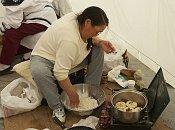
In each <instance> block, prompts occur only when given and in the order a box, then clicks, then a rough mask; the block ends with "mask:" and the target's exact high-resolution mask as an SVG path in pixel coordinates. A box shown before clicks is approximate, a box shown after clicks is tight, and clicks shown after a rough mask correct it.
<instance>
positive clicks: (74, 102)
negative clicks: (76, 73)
mask: <svg viewBox="0 0 175 130" xmlns="http://www.w3.org/2000/svg"><path fill="white" fill-rule="evenodd" d="M59 84H60V86H61V88H62V89H63V90H64V91H65V92H66V93H67V95H68V97H69V100H70V106H71V107H78V105H79V102H80V101H79V96H78V94H77V92H76V89H75V87H74V86H73V85H72V84H71V82H70V79H69V78H68V77H67V78H66V79H64V80H61V81H59Z"/></svg>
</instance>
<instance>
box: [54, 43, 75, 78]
mask: <svg viewBox="0 0 175 130" xmlns="http://www.w3.org/2000/svg"><path fill="white" fill-rule="evenodd" d="M77 50H78V46H77V45H76V44H75V43H73V42H70V41H62V43H61V44H60V46H59V47H58V49H57V52H56V60H55V65H54V70H53V71H54V76H55V77H56V79H57V80H58V81H60V80H64V79H66V78H67V77H68V74H69V70H70V69H71V67H72V64H73V63H74V61H75V60H76V56H77Z"/></svg>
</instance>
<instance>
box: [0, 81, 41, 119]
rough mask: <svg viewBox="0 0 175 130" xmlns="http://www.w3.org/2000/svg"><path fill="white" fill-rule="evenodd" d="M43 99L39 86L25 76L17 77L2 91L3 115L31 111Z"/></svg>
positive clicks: (7, 115)
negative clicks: (24, 77) (31, 82)
mask: <svg viewBox="0 0 175 130" xmlns="http://www.w3.org/2000/svg"><path fill="white" fill-rule="evenodd" d="M41 100H42V96H41V94H40V93H39V91H38V88H36V87H34V86H33V85H32V84H30V83H29V82H28V81H27V80H25V79H23V78H18V79H15V80H13V81H12V82H11V83H10V84H8V85H7V86H6V87H5V88H4V89H3V90H2V91H1V104H2V109H3V114H4V115H3V116H4V117H9V116H12V115H16V114H19V113H23V112H26V111H31V110H33V109H35V108H36V107H37V106H39V105H40V103H41Z"/></svg>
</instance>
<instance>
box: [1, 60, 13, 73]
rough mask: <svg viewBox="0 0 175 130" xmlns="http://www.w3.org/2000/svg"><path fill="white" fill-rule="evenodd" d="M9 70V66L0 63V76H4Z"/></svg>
mask: <svg viewBox="0 0 175 130" xmlns="http://www.w3.org/2000/svg"><path fill="white" fill-rule="evenodd" d="M10 70H11V67H10V65H5V64H1V63H0V76H1V75H5V74H9V73H10Z"/></svg>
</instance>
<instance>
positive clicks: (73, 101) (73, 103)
mask: <svg viewBox="0 0 175 130" xmlns="http://www.w3.org/2000/svg"><path fill="white" fill-rule="evenodd" d="M67 94H68V97H69V101H70V107H72V108H75V107H78V105H79V103H80V100H79V95H78V94H77V92H76V89H75V88H74V87H72V88H71V89H70V91H69V92H68V93H67Z"/></svg>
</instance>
